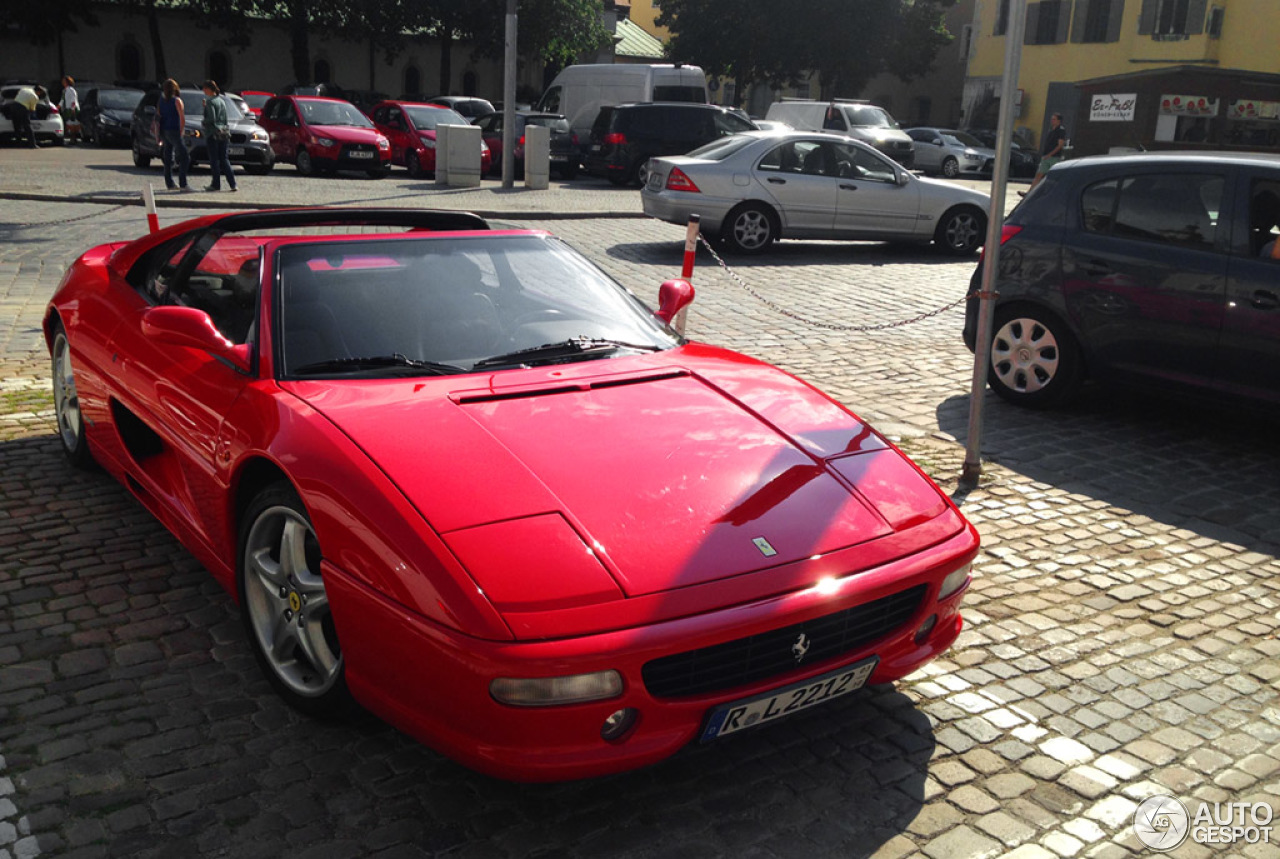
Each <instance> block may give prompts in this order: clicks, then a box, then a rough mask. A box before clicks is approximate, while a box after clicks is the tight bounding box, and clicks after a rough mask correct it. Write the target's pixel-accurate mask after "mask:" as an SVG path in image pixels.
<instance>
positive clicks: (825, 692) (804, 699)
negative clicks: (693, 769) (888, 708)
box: [700, 656, 880, 743]
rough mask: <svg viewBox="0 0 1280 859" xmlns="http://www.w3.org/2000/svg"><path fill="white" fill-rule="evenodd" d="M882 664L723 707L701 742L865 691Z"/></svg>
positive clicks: (874, 660)
mask: <svg viewBox="0 0 1280 859" xmlns="http://www.w3.org/2000/svg"><path fill="white" fill-rule="evenodd" d="M878 664H880V657H879V656H873V657H871V658H870V659H864V660H863V661H861V662H859V663H857V664H856V665H846V666H845V667H844V668H838V669H836V670H835V671H832V672H830V673H828V674H823V675H822V676H821V677H815V678H813V679H812V680H805V681H804V682H802V683H796V684H793V685H791V686H787V687H785V688H782V689H775V690H774V691H772V692H766V693H764V694H763V695H757V696H756V697H754V698H746V699H744V700H742V701H734V702H733V703H731V704H722V705H720V706H719V707H717V708H716V709H714V710H712V711H711V715H710V716H709V717H708V718H707V724H706V726H705V727H704V728H703V729H702V737H701V738H700V742H703V743H706V742H709V741H711V740H714V739H717V738H719V737H723V736H725V735H726V734H733V733H737V732H738V731H741V730H743V729H744V728H754V727H755V726H756V725H763V724H764V723H765V722H772V721H773V720H774V719H778V718H781V717H783V716H789V715H791V714H792V713H798V712H800V711H801V710H807V709H808V708H810V707H814V706H817V705H818V704H821V703H822V702H824V701H830V700H831V699H832V698H838V697H840V696H841V695H847V694H849V693H850V692H853V691H855V690H857V689H861V688H862V685H863V684H864V683H866V682H867V678H868V677H870V676H871V672H872V671H875V670H876V666H877V665H878Z"/></svg>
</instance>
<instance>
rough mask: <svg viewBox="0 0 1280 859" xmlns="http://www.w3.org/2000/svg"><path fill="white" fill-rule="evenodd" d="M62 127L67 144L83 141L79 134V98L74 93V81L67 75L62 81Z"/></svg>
mask: <svg viewBox="0 0 1280 859" xmlns="http://www.w3.org/2000/svg"><path fill="white" fill-rule="evenodd" d="M62 125H63V130H64V136H65V138H66V141H67V142H68V143H71V142H72V140H73V138H74V139H75V140H81V139H83V138H82V136H81V134H80V96H79V95H78V94H77V93H76V79H75V78H73V77H71V75H67V76H66V77H64V78H63V79H62Z"/></svg>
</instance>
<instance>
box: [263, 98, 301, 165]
mask: <svg viewBox="0 0 1280 859" xmlns="http://www.w3.org/2000/svg"><path fill="white" fill-rule="evenodd" d="M261 125H262V127H263V128H265V129H266V130H267V136H268V137H270V138H271V150H272V151H273V152H274V153H275V156H276V158H277V159H280V160H282V161H289V162H292V161H293V160H294V159H295V158H296V157H297V155H298V118H297V113H296V111H295V110H294V107H293V102H292V101H291V100H289V99H287V98H278V99H272V100H271V101H269V102H267V105H266V107H264V108H263V109H262V121H261Z"/></svg>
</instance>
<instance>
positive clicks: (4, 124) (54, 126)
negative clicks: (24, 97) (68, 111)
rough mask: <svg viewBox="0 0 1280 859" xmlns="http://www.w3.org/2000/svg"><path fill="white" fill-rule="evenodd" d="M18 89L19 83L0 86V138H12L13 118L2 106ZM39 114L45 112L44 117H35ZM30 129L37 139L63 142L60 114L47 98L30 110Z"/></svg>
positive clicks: (9, 139)
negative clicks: (33, 109)
mask: <svg viewBox="0 0 1280 859" xmlns="http://www.w3.org/2000/svg"><path fill="white" fill-rule="evenodd" d="M20 89H22V86H21V85H9V86H5V87H0V140H6V141H12V140H13V120H12V119H10V118H9V116H8V113H7V111H5V110H4V109H3V107H4V106H7V105H8V104H9V102H11V101H13V100H14V97H15V96H17V95H18V90H20ZM40 114H45V118H44V119H37V118H36V117H37V116H39V115H40ZM31 130H32V131H33V132H35V135H36V140H37V141H46V142H51V143H55V144H57V145H58V146H61V145H62V144H63V143H64V142H65V137H64V135H65V129H64V128H63V125H62V116H61V115H59V113H58V108H57V107H55V106H54V105H53V104H51V103H50V102H49V100H48V99H45V100H44V101H42V102H41V103H40V104H39V105H38V106H37V107H36V109H35V111H33V112H32V114H31Z"/></svg>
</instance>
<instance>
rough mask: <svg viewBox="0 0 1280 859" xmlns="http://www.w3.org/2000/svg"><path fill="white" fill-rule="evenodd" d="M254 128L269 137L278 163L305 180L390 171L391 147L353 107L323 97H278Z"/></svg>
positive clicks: (378, 174) (382, 173)
mask: <svg viewBox="0 0 1280 859" xmlns="http://www.w3.org/2000/svg"><path fill="white" fill-rule="evenodd" d="M258 123H259V124H260V125H261V126H262V127H263V128H265V129H266V130H267V134H269V135H270V136H271V149H272V150H273V151H274V152H275V156H276V160H277V161H285V162H289V163H292V164H294V165H296V166H297V168H298V172H299V173H302V174H303V175H307V176H309V175H312V174H314V173H331V172H333V171H335V170H361V171H364V172H365V173H368V174H369V175H370V176H373V177H375V178H380V177H382V176H385V175H387V173H388V172H390V170H391V143H390V142H389V141H388V140H387V138H386V137H385V136H384V135H383V134H382V133H380V132H379V131H378V130H377V129H376V128H374V127H373V123H372V122H371V121H370V120H369V117H367V116H365V115H364V114H363V113H361V112H360V110H359V109H358V108H357V107H356V106H355V105H353V104H351V103H350V102H347V101H343V100H342V99H337V98H323V97H321V96H297V95H282V96H276V97H275V98H273V99H271V100H270V101H268V102H267V103H266V105H265V106H263V108H262V116H261V117H260V118H259V120H258Z"/></svg>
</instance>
